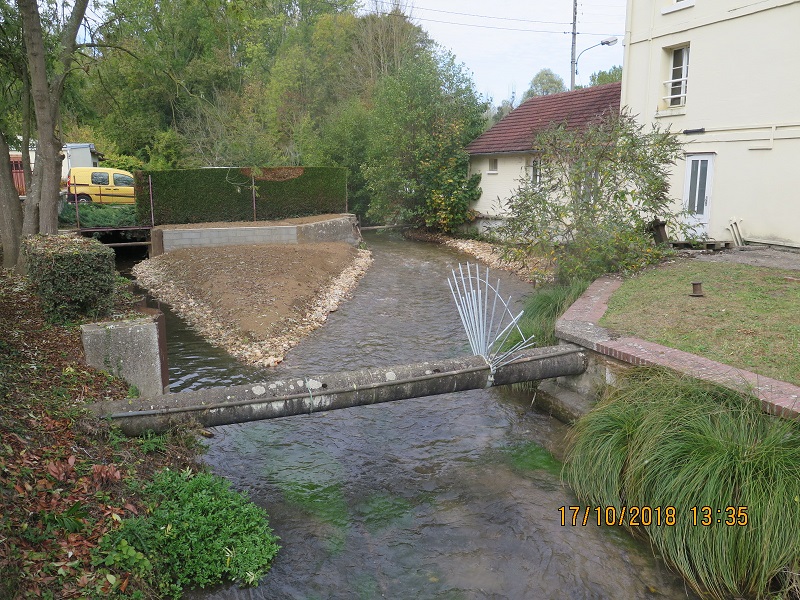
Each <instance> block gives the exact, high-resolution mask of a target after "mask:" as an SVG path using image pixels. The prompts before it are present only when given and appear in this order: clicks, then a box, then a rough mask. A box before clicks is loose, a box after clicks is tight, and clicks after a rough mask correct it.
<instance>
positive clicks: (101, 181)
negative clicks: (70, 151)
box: [67, 167, 135, 204]
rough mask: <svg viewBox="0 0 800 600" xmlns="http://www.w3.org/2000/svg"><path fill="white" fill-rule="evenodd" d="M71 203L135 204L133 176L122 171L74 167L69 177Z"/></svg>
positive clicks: (68, 186) (68, 190)
mask: <svg viewBox="0 0 800 600" xmlns="http://www.w3.org/2000/svg"><path fill="white" fill-rule="evenodd" d="M67 192H68V194H69V198H68V199H69V201H70V202H74V201H75V196H77V197H78V202H97V203H102V204H133V203H134V202H135V199H134V197H133V175H131V174H130V173H128V172H127V171H122V170H120V169H106V168H104V167H72V168H71V169H70V170H69V176H68V177H67Z"/></svg>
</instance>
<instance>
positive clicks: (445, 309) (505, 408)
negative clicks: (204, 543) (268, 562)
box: [162, 233, 694, 600]
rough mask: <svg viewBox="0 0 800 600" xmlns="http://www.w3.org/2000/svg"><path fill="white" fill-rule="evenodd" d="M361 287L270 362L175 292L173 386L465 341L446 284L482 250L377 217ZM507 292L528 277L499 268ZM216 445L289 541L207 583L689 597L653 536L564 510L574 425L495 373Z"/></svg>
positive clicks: (453, 595)
mask: <svg viewBox="0 0 800 600" xmlns="http://www.w3.org/2000/svg"><path fill="white" fill-rule="evenodd" d="M364 237H365V240H366V242H367V244H368V246H369V247H370V249H371V250H372V251H373V255H374V263H373V265H372V267H371V268H370V270H369V271H368V272H367V274H366V276H365V277H364V279H363V280H362V281H361V283H360V285H359V287H358V288H357V289H356V291H355V293H354V295H353V298H352V299H351V300H349V301H347V302H345V303H344V304H343V305H342V306H341V307H340V308H339V310H338V311H336V312H335V313H332V314H331V315H330V317H329V320H328V322H327V323H326V325H325V326H324V327H322V328H321V329H319V330H317V331H316V332H314V333H313V334H312V335H311V336H310V337H308V338H307V339H305V340H304V341H302V342H301V343H300V344H299V345H298V346H297V347H295V348H294V349H293V350H291V351H290V352H289V354H288V355H287V357H286V360H285V362H284V363H283V364H281V365H279V367H277V368H275V369H271V370H269V371H263V370H262V371H258V370H255V369H252V368H249V367H246V366H243V365H241V364H239V363H237V362H236V361H234V360H233V359H231V358H230V357H228V356H227V355H226V354H225V353H224V352H222V351H219V350H216V349H214V348H213V347H211V346H209V345H208V344H206V343H205V342H203V341H202V340H201V339H199V338H198V337H197V336H196V335H195V334H193V333H192V332H191V331H190V330H188V329H187V328H186V326H185V325H184V324H183V323H182V322H181V321H180V320H179V319H178V318H177V317H175V316H173V315H172V314H171V313H170V312H169V311H168V310H166V307H162V309H164V310H165V312H166V316H167V338H168V352H169V365H170V380H171V389H172V391H179V390H181V389H197V388H202V387H209V386H212V385H234V384H239V383H244V382H247V381H254V380H263V379H265V378H270V379H278V378H285V377H287V376H290V375H291V376H306V375H316V374H322V373H326V372H335V371H340V370H350V369H360V368H364V367H375V366H389V365H396V364H405V363H412V362H421V361H425V360H432V359H442V358H452V357H456V356H462V355H465V354H469V345H468V342H467V339H466V336H465V334H464V331H463V328H462V325H461V322H460V320H459V317H458V313H457V311H456V309H455V305H454V302H453V299H452V296H451V293H450V289H449V287H448V285H447V277H448V275H449V274H450V271H451V269H453V268H454V267H456V266H457V265H458V264H459V263H460V262H461V263H463V262H466V261H467V260H470V259H469V258H468V257H466V256H465V255H462V254H460V253H458V252H455V251H452V250H449V249H446V248H444V247H440V246H437V245H434V244H426V243H420V242H410V241H407V240H404V239H402V238H401V237H399V236H395V235H393V234H377V233H369V234H365V235H364ZM497 278H499V279H500V280H501V291H502V292H503V294H504V296H505V297H508V295H509V294H510V295H513V297H514V298H515V300H517V301H518V302H520V305H521V300H522V299H523V298H524V297H525V295H526V294H529V293H530V292H531V287H530V286H528V285H527V284H524V283H522V282H520V281H519V280H517V279H516V278H514V277H513V276H511V275H508V274H506V273H503V272H500V271H492V279H493V280H494V279H497ZM212 432H213V434H214V437H212V438H210V439H209V440H207V445H208V453H207V454H206V455H205V457H204V458H205V461H206V462H207V463H208V464H209V466H210V467H211V468H212V469H213V471H214V472H215V473H217V474H218V475H221V476H224V477H226V478H227V479H229V480H230V481H231V482H232V485H233V486H234V487H235V488H237V489H240V490H245V491H247V492H248V493H249V495H250V498H251V499H252V500H254V501H255V502H256V503H258V504H259V505H261V506H263V507H264V508H265V509H266V510H267V512H268V513H269V515H270V523H271V525H272V527H273V529H274V530H275V532H276V533H277V535H279V536H280V537H281V542H280V543H281V546H282V549H281V550H280V552H279V553H278V556H277V557H276V559H275V562H274V564H273V567H272V569H271V571H270V573H269V575H268V576H267V577H266V578H265V579H264V580H263V581H262V582H261V585H259V586H258V587H257V588H249V589H240V588H238V587H236V586H235V585H232V586H224V587H217V588H214V589H211V590H203V591H195V592H191V593H190V594H187V597H188V598H194V599H202V600H211V599H240V598H241V599H244V598H247V599H265V600H266V599H271V600H281V599H304V600H305V599H308V600H311V599H316V598H319V599H348V600H349V599H356V598H358V599H372V598H392V599H407V598H423V599H427V598H431V599H434V598H435V599H452V600H456V599H472V598H476V599H477V598H492V599H509V600H520V599H527V598H530V599H539V598H542V599H545V598H559V599H562V598H575V599H578V598H587V599H588V598H597V599H600V598H609V599H618V600H624V599H628V598H630V599H638V598H687V597H694V596H692V595H690V594H689V595H687V592H686V590H685V588H684V585H683V582H682V580H681V579H680V578H679V577H678V576H676V575H674V574H673V573H671V572H670V571H669V570H668V569H667V568H666V567H665V566H664V564H663V563H662V562H661V561H659V560H657V559H655V558H654V557H653V554H652V552H651V550H650V548H649V546H647V545H646V544H643V543H640V542H638V541H635V540H633V539H632V538H631V537H630V536H629V535H628V534H627V533H626V532H625V531H623V530H621V529H613V528H608V527H603V528H598V527H596V526H592V525H589V526H580V524H579V525H578V526H571V525H570V524H567V526H562V525H561V515H560V513H559V510H558V509H559V507H561V506H565V505H566V506H570V505H573V504H576V503H577V501H576V499H575V497H574V496H573V494H572V493H571V492H570V490H569V489H568V488H566V487H565V486H564V485H562V483H561V482H560V478H559V470H560V463H559V462H558V461H557V459H556V458H554V456H555V457H561V456H562V455H563V446H564V439H565V436H566V434H567V432H568V427H567V426H565V425H564V424H562V423H561V422H559V421H557V420H555V419H553V418H551V417H549V416H548V415H546V414H542V413H540V412H538V411H537V410H536V409H533V408H531V392H530V391H525V390H524V389H521V390H512V389H499V388H492V389H488V390H476V391H469V392H461V393H457V394H448V395H442V396H434V397H429V398H419V399H411V400H403V401H398V402H392V403H388V404H381V405H376V406H368V407H359V408H352V409H346V410H339V411H334V412H328V413H319V414H314V415H309V416H298V417H290V418H285V419H279V420H273V421H262V422H254V423H245V424H240V425H228V426H224V427H217V428H214V429H213V430H212Z"/></svg>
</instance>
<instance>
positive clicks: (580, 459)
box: [564, 370, 800, 599]
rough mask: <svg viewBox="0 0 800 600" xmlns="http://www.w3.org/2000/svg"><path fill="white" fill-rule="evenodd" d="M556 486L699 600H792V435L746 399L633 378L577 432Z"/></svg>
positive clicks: (797, 460) (799, 485)
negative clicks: (648, 552)
mask: <svg viewBox="0 0 800 600" xmlns="http://www.w3.org/2000/svg"><path fill="white" fill-rule="evenodd" d="M564 476H565V480H566V481H567V482H568V483H569V485H570V486H571V487H572V488H573V490H575V492H576V494H577V496H578V498H579V499H580V501H581V503H582V504H585V505H588V506H592V507H603V508H601V510H600V512H598V513H597V514H599V515H600V517H599V518H601V519H605V518H606V516H607V515H609V514H612V513H613V515H616V517H613V516H612V518H611V520H612V521H613V520H614V519H615V518H616V519H617V521H619V520H620V519H621V520H622V521H623V522H624V524H625V525H626V526H627V527H628V528H629V529H630V530H631V531H632V532H633V533H634V534H635V535H646V536H647V537H648V538H649V540H650V541H651V543H652V544H653V547H654V549H655V550H656V552H657V553H658V554H660V555H661V556H663V557H664V559H665V560H666V561H667V562H668V563H669V564H670V565H671V566H672V567H673V568H675V569H676V570H678V571H679V572H680V573H681V574H682V575H683V576H684V577H685V578H686V580H687V581H688V582H689V584H690V585H691V586H692V588H694V589H695V590H696V591H697V592H698V593H699V594H701V595H706V594H707V595H709V596H710V597H713V598H720V599H721V598H728V597H737V598H738V597H747V598H766V597H770V598H789V597H794V598H796V597H797V590H798V589H799V586H798V575H797V573H798V569H799V568H800V536H798V534H797V533H798V531H800V425H798V424H797V423H796V422H795V421H793V420H788V419H782V418H778V417H773V416H770V415H767V414H764V413H762V412H761V405H760V402H759V401H758V399H757V398H756V397H754V396H752V395H750V394H749V393H747V391H743V392H736V391H731V390H728V389H726V388H722V387H719V386H715V385H713V384H709V383H704V382H700V381H698V380H694V379H690V378H687V377H683V376H680V375H676V374H672V373H668V372H664V371H657V370H640V371H635V372H634V374H633V375H632V376H631V377H629V378H628V379H627V380H626V381H624V382H622V383H621V385H620V386H619V387H617V388H615V389H613V390H609V391H608V393H607V394H606V395H605V396H604V398H603V399H602V400H601V401H600V402H599V403H598V405H597V407H596V408H595V409H594V410H593V411H592V412H590V413H589V414H588V415H587V416H585V417H584V418H582V419H581V420H580V421H579V422H578V423H577V425H576V426H575V429H574V431H573V434H572V441H571V448H570V449H569V451H568V454H567V460H566V465H565V469H564ZM605 507H613V508H610V509H609V510H605ZM623 507H627V511H628V513H627V514H628V516H627V517H625V518H622V509H623ZM632 507H639V511H638V512H637V513H634V511H631V508H632ZM645 507H647V509H645ZM595 516H596V515H595V514H594V513H592V515H590V519H594V518H595ZM634 517H636V519H635V521H636V522H639V523H641V525H635V524H634V523H632V520H634ZM611 526H617V524H616V523H615V524H612V525H611Z"/></svg>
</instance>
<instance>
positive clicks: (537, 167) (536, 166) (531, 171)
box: [525, 158, 542, 184]
mask: <svg viewBox="0 0 800 600" xmlns="http://www.w3.org/2000/svg"><path fill="white" fill-rule="evenodd" d="M525 168H526V169H527V170H528V176H529V178H530V179H529V181H530V182H531V183H534V184H536V183H539V182H540V181H541V180H542V170H541V164H540V163H539V161H538V160H537V159H535V158H531V159H530V160H529V161H528V164H526V165H525Z"/></svg>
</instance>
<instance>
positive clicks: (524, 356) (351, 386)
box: [92, 344, 587, 435]
mask: <svg viewBox="0 0 800 600" xmlns="http://www.w3.org/2000/svg"><path fill="white" fill-rule="evenodd" d="M586 361H587V359H586V354H585V353H584V351H583V348H581V347H580V346H575V345H572V344H564V345H561V346H550V347H547V348H535V349H533V350H526V351H525V352H522V353H521V354H520V357H519V358H518V359H517V360H515V361H514V362H512V363H510V364H508V365H505V366H502V367H499V368H498V369H497V370H496V371H495V373H494V375H493V376H492V373H491V369H490V368H489V366H488V365H487V364H486V361H485V360H484V359H483V357H480V356H469V357H465V358H454V359H449V360H441V361H436V362H423V363H417V364H412V365H401V366H395V367H386V368H380V369H379V368H373V369H362V370H358V371H344V372H341V373H334V374H330V375H322V376H317V377H305V378H299V377H294V378H290V379H284V380H280V381H269V382H264V383H254V384H248V385H238V386H232V387H219V388H208V389H204V390H194V391H185V392H179V393H175V394H166V395H163V396H154V397H152V398H145V399H126V400H117V401H114V402H103V403H99V404H95V405H93V406H92V410H93V411H94V412H95V414H97V415H98V416H102V417H106V418H110V419H112V420H113V421H115V422H116V424H118V425H119V426H120V428H121V429H122V431H123V432H124V433H125V434H127V435H141V434H142V433H144V432H145V431H147V430H153V431H156V432H161V431H166V430H168V429H170V428H171V427H174V426H176V425H181V424H187V423H199V424H200V425H202V426H204V427H213V426H216V425H228V424H230V423H244V422H247V421H260V420H264V419H277V418H281V417H291V416H295V415H307V414H312V413H316V412H322V411H328V410H337V409H340V408H351V407H354V406H364V405H368V404H378V403H381V402H392V401H394V400H403V399H405V398H419V397H422V396H434V395H437V394H447V393H451V392H460V391H464V390H474V389H483V388H488V387H492V386H497V385H507V384H510V383H520V382H523V381H538V380H542V379H551V378H553V377H562V376H566V375H579V374H581V373H583V372H584V371H585V370H586Z"/></svg>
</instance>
